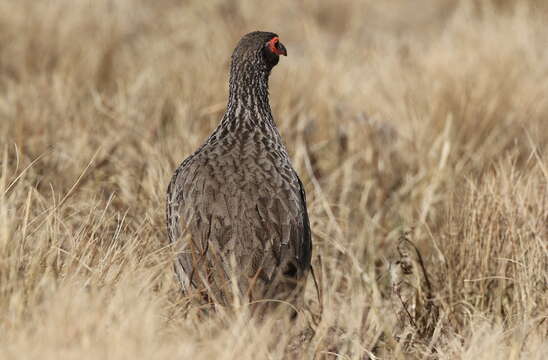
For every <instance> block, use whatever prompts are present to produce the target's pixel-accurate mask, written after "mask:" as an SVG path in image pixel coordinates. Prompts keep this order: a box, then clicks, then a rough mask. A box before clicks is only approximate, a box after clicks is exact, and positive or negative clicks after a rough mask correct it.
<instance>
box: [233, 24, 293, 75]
mask: <svg viewBox="0 0 548 360" xmlns="http://www.w3.org/2000/svg"><path fill="white" fill-rule="evenodd" d="M280 55H284V56H287V50H286V49H285V46H284V45H283V44H282V43H281V42H280V39H279V38H278V35H277V34H274V33H271V32H263V31H254V32H251V33H249V34H246V35H244V36H243V37H242V38H241V39H240V41H239V42H238V45H237V46H236V49H234V53H233V54H232V62H233V65H234V64H244V63H245V64H246V65H251V66H253V67H258V68H260V69H264V70H266V71H268V72H270V70H272V68H273V67H274V66H275V65H276V64H278V61H279V59H280Z"/></svg>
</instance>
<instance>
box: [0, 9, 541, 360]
mask: <svg viewBox="0 0 548 360" xmlns="http://www.w3.org/2000/svg"><path fill="white" fill-rule="evenodd" d="M480 4H481V5H480ZM547 24H548V4H545V2H544V1H540V0H539V1H532V0H531V1H481V2H480V1H477V2H472V1H459V2H458V1H450V0H446V1H442V0H439V1H403V0H400V1H396V0H391V1H374V0H371V1H359V0H342V1H332V2H324V3H323V4H322V5H319V4H318V2H316V1H311V0H307V1H292V0H283V1H271V2H255V1H242V2H238V1H207V2H205V1H204V2H199V1H180V0H179V1H177V0H156V1H145V0H117V1H114V0H112V1H107V0H94V1H91V0H88V1H85V0H56V1H45V0H19V1H9V0H0V145H1V146H0V359H72V358H74V359H79V360H83V359H198V360H200V359H285V358H296V359H335V358H339V359H366V358H368V356H369V357H370V358H372V359H375V358H379V359H403V358H416V359H423V358H439V359H474V360H476V359H492V360H495V359H539V360H540V359H546V358H548V340H547V339H548V320H547V319H546V318H547V317H548V290H547V286H548V186H547V184H548V160H547V159H548V25H547ZM257 29H261V30H268V31H274V32H277V33H278V34H279V35H280V37H281V40H282V41H283V42H284V44H285V45H286V47H287V49H288V55H289V56H288V57H287V58H283V59H281V61H280V64H279V65H278V66H277V67H276V68H275V69H274V71H273V74H272V76H271V80H270V88H271V105H272V108H273V112H274V116H275V119H276V121H277V123H278V126H279V128H280V131H281V133H282V135H283V136H284V138H285V141H286V144H287V146H288V148H289V150H290V152H291V155H292V158H293V162H294V165H295V167H296V169H297V170H298V172H299V174H300V175H301V178H302V180H303V183H304V184H305V188H306V190H307V196H308V207H309V212H310V216H311V226H312V230H313V241H314V254H313V261H314V267H315V269H316V273H317V275H318V278H319V282H320V290H321V292H320V293H321V297H320V299H319V300H318V296H317V292H316V289H315V286H314V283H313V281H312V279H311V277H310V278H309V283H308V287H307V291H306V308H305V309H303V310H302V311H301V314H300V316H299V319H298V321H297V322H295V323H288V322H284V321H282V320H275V319H274V318H272V319H266V320H265V321H263V322H258V321H254V320H252V319H250V317H249V311H248V309H247V308H246V306H242V307H240V308H238V309H236V310H235V312H234V313H232V312H229V311H223V310H222V309H221V310H219V311H218V312H216V313H210V314H209V315H204V314H203V313H202V312H201V311H199V309H197V308H196V307H193V306H189V305H188V304H187V299H185V298H184V297H182V296H181V294H180V293H179V292H178V287H177V282H176V280H175V277H174V275H173V272H172V265H171V261H172V256H173V253H172V249H170V247H169V245H168V241H167V237H166V231H165V225H164V202H165V190H166V187H167V184H168V182H169V179H170V177H171V174H172V172H173V170H174V169H175V167H176V166H177V165H178V164H179V163H180V162H181V161H182V160H183V159H184V158H185V157H186V156H187V155H189V154H190V153H191V152H192V151H193V150H194V149H196V148H197V147H198V146H199V145H200V144H201V143H202V142H203V141H204V140H205V138H206V137H207V136H208V134H209V133H210V132H211V130H212V129H213V128H214V127H215V126H216V124H217V122H218V120H219V119H220V117H221V115H222V113H223V111H224V106H225V104H226V96H227V78H228V62H229V58H230V54H231V52H232V49H233V48H234V46H235V44H236V42H237V40H238V39H239V38H240V37H241V36H242V35H243V34H245V33H247V32H249V31H252V30H257ZM411 229H412V231H411ZM405 232H409V233H408V234H407V235H402V234H404V233H405ZM404 236H407V238H409V239H410V240H411V241H412V242H413V243H414V244H416V246H417V247H418V248H419V249H420V252H421V254H422V258H423V260H424V263H425V266H426V273H427V276H428V279H429V281H430V284H431V293H432V296H433V300H430V301H426V303H425V300H428V297H427V296H424V287H423V288H421V289H423V290H421V291H420V292H419V293H418V294H416V296H415V295H412V297H413V296H415V297H414V299H416V301H417V302H416V304H417V307H416V308H415V309H409V311H408V310H407V308H404V310H405V312H402V307H401V306H402V301H403V300H402V299H401V298H400V294H399V293H397V292H394V291H393V290H392V288H391V285H390V284H391V281H394V278H393V277H392V278H391V276H390V274H392V275H393V276H394V275H396V276H397V275H398V270H399V268H398V264H399V263H397V262H396V260H398V259H399V258H400V255H398V251H397V249H398V244H400V241H399V239H400V238H402V237H404ZM413 264H414V265H413V268H412V271H413V273H412V274H410V275H405V276H404V278H405V277H406V276H407V277H409V278H410V279H411V278H412V279H414V280H410V281H408V284H407V285H408V286H411V285H413V284H420V285H421V286H424V278H421V275H420V274H422V273H421V272H420V271H419V267H417V266H416V265H417V262H413ZM411 310H412V311H411ZM406 312H409V313H408V314H407V313H406ZM402 314H403V317H402V318H400V316H401V315H402ZM402 322H403V325H402ZM411 337H412V338H413V339H412V340H411ZM397 338H399V339H400V340H399V341H397ZM406 339H407V340H406Z"/></svg>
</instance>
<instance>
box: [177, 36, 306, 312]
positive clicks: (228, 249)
mask: <svg viewBox="0 0 548 360" xmlns="http://www.w3.org/2000/svg"><path fill="white" fill-rule="evenodd" d="M281 56H287V49H286V47H285V46H284V45H283V44H282V43H281V42H280V39H279V36H278V35H277V34H275V33H272V32H264V31H255V32H251V33H248V34H246V35H244V36H243V37H242V38H241V39H240V41H239V42H238V44H237V46H236V48H235V49H234V51H233V53H232V57H231V64H230V76H229V90H228V104H227V107H226V111H225V113H224V115H223V116H222V118H221V120H220V122H219V124H218V126H217V127H216V128H215V130H214V131H213V132H212V133H211V135H210V136H209V137H208V138H207V140H206V141H205V142H204V143H203V145H202V146H200V147H199V148H198V149H197V150H196V151H195V152H194V153H193V154H192V155H190V156H189V157H187V158H186V159H185V160H184V161H183V162H182V163H181V165H180V166H179V167H178V168H177V169H176V170H175V172H174V174H173V177H172V179H171V181H170V183H169V186H168V189H167V202H166V203H167V205H166V218H167V230H168V238H169V241H170V243H171V244H172V245H173V247H174V248H175V249H176V255H175V261H174V267H175V272H176V274H177V278H178V282H179V283H180V286H181V289H182V292H183V293H184V294H187V295H193V296H197V297H198V298H200V299H202V300H204V301H206V302H209V303H210V304H215V305H217V304H218V305H221V306H224V305H230V304H238V303H239V304H241V303H242V301H245V302H248V303H251V304H253V303H255V304H258V303H271V304H273V305H272V306H271V307H275V308H276V307H277V305H276V304H279V303H289V304H291V305H292V306H291V307H292V308H293V311H295V308H297V309H298V308H299V306H301V305H302V302H303V297H304V286H305V284H306V278H307V275H308V273H309V271H310V269H311V256H312V239H311V229H310V221H309V217H308V211H307V206H306V194H305V190H304V187H303V183H302V182H301V180H300V178H299V176H298V175H297V172H296V171H295V169H294V168H293V166H292V163H291V160H290V157H289V155H288V151H287V149H286V147H285V145H284V142H283V140H282V137H281V135H280V133H279V131H278V129H277V127H276V123H275V122H274V118H273V115H272V111H271V108H270V103H269V92H268V80H269V77H270V73H271V71H272V69H273V68H274V67H275V66H276V65H277V64H278V62H279V60H280V57H281ZM293 315H295V314H293Z"/></svg>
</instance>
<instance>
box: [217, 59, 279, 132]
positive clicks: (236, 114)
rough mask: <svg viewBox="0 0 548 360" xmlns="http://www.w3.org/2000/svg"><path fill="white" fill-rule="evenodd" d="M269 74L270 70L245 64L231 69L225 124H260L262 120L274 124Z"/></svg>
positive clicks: (232, 126) (238, 125) (233, 125)
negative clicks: (269, 93)
mask: <svg viewBox="0 0 548 360" xmlns="http://www.w3.org/2000/svg"><path fill="white" fill-rule="evenodd" d="M269 75H270V71H264V70H263V69H257V68H254V67H253V66H245V65H243V64H241V66H237V67H233V68H232V69H231V72H230V82H229V95H228V105H227V109H226V114H225V116H224V118H223V121H222V122H223V123H224V125H226V126H230V127H231V128H234V127H236V128H237V127H240V126H247V127H249V126H251V125H255V126H260V125H261V123H262V122H270V123H272V125H273V120H272V113H271V110H270V104H269V101H268V78H269ZM250 123H252V124H250ZM269 125H270V124H269Z"/></svg>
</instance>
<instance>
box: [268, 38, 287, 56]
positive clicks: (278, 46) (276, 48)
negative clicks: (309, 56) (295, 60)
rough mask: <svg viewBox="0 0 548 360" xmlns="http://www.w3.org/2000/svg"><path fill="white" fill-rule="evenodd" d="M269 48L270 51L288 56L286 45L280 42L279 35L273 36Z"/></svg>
mask: <svg viewBox="0 0 548 360" xmlns="http://www.w3.org/2000/svg"><path fill="white" fill-rule="evenodd" d="M268 48H269V49H270V51H271V52H272V53H274V54H276V55H278V56H279V55H283V56H287V51H286V50H285V47H284V46H283V44H282V43H281V42H280V39H278V37H273V38H272V39H271V40H270V41H269V42H268Z"/></svg>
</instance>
